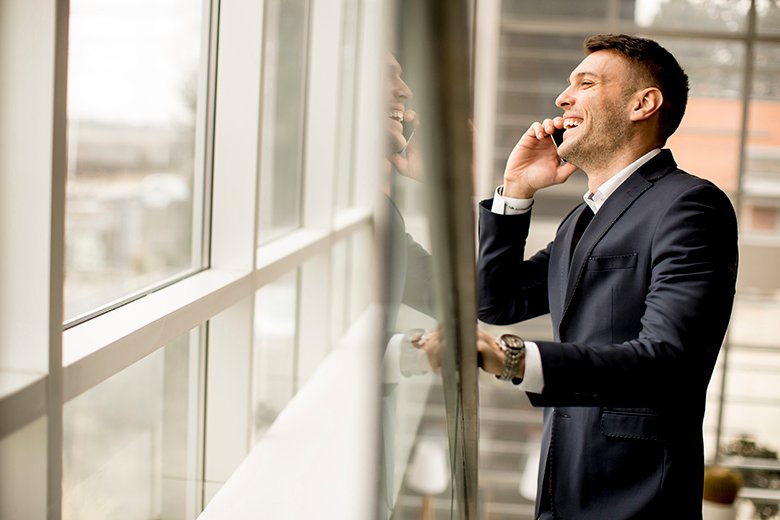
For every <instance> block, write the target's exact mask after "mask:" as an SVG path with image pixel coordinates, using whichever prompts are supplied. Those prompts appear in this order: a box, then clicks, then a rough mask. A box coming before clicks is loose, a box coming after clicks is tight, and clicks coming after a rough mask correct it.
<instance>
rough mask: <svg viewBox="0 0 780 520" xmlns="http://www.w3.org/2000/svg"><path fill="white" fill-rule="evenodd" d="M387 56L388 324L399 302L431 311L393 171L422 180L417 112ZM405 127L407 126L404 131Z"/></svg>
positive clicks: (424, 257)
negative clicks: (397, 201)
mask: <svg viewBox="0 0 780 520" xmlns="http://www.w3.org/2000/svg"><path fill="white" fill-rule="evenodd" d="M387 59H388V72H387V81H388V83H387V84H388V90H387V93H388V98H387V103H388V105H387V107H388V114H387V115H388V117H387V119H386V122H385V125H386V130H387V155H386V171H385V174H386V177H385V179H384V180H385V182H384V186H383V188H384V192H385V195H386V197H385V198H384V200H385V201H386V202H387V208H386V209H387V217H388V226H387V228H388V231H389V243H388V246H389V247H388V249H389V251H390V256H389V266H390V276H389V280H390V284H389V287H388V308H389V313H390V314H389V320H388V321H389V325H390V327H391V328H392V327H393V326H394V322H395V313H396V312H397V309H398V307H399V306H400V305H401V304H405V305H408V306H409V307H412V308H414V309H416V310H418V311H420V312H422V313H423V314H426V315H428V316H432V315H433V293H432V264H431V256H430V253H428V251H426V250H425V248H424V247H423V246H422V245H420V244H419V243H418V242H417V241H416V240H415V239H414V238H413V237H412V236H411V235H410V234H409V233H407V231H406V223H405V221H404V218H403V215H402V214H401V211H400V210H399V207H398V205H397V204H396V203H395V201H394V200H393V198H394V196H396V191H395V189H394V184H395V183H396V182H397V179H393V178H392V175H393V172H397V173H398V174H400V175H402V176H404V177H409V178H411V179H414V180H417V181H420V180H422V173H421V170H422V164H421V159H420V153H419V148H418V146H419V138H415V136H414V134H415V131H416V127H417V124H418V120H417V115H416V113H415V112H414V111H413V110H409V109H407V108H406V102H407V101H408V100H410V99H412V95H413V94H412V91H411V89H410V88H409V86H408V85H407V84H406V82H405V81H404V80H403V78H402V77H401V73H402V70H401V66H400V65H399V63H398V61H397V60H396V59H395V57H393V55H392V54H389V53H388V54H387ZM405 129H407V130H406V131H405Z"/></svg>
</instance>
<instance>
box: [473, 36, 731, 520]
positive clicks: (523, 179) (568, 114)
mask: <svg viewBox="0 0 780 520" xmlns="http://www.w3.org/2000/svg"><path fill="white" fill-rule="evenodd" d="M584 50H585V58H584V59H583V60H582V62H581V63H580V64H579V65H578V66H577V67H576V68H575V69H574V71H573V72H572V73H571V75H570V77H569V86H568V87H567V88H566V89H565V90H564V91H563V92H562V93H561V94H560V96H558V98H557V99H556V101H555V103H556V105H557V106H558V107H559V108H560V109H561V110H562V111H563V114H562V115H561V116H559V117H554V118H552V119H545V120H543V121H541V122H536V123H534V124H532V125H531V127H530V128H529V129H528V130H527V131H526V132H525V133H524V134H523V135H522V137H521V138H520V140H519V141H518V143H517V145H516V146H515V147H514V149H513V150H512V152H511V154H510V156H509V159H508V161H507V165H506V169H505V172H504V183H503V186H501V187H499V188H498V189H497V190H496V195H495V196H494V198H493V199H492V200H487V201H483V202H482V203H481V207H480V246H479V261H478V283H479V290H480V294H479V317H480V319H481V320H482V321H484V322H487V323H491V324H510V323H516V322H519V321H522V320H526V319H529V318H533V317H535V316H539V315H543V314H547V313H549V314H550V316H551V319H552V324H553V329H554V334H555V338H554V341H528V340H526V341H524V339H523V338H519V337H517V336H513V335H502V336H499V338H494V337H492V336H490V335H488V334H487V333H485V332H482V331H480V333H479V337H478V345H477V348H478V351H479V359H480V365H481V367H482V368H483V369H484V370H486V371H488V372H490V373H493V374H496V376H497V377H499V378H500V379H504V380H512V381H513V382H514V383H515V384H518V385H519V388H520V389H521V390H524V391H526V392H527V393H528V396H529V398H530V400H531V403H532V404H533V405H535V406H543V407H545V408H544V434H543V438H542V448H541V458H540V467H539V478H538V490H539V491H538V493H537V501H536V517H537V518H542V519H552V518H556V519H567V520H568V519H576V520H621V519H659V518H664V517H666V518H675V519H676V518H680V519H686V520H687V519H696V518H699V519H700V518H701V507H702V506H701V500H702V479H703V440H702V419H703V415H704V405H705V394H706V390H707V385H708V383H709V381H710V377H711V375H712V371H713V367H714V365H715V361H716V358H717V356H718V351H719V349H720V347H721V343H722V341H723V338H724V335H725V332H726V327H727V325H728V321H729V318H730V315H731V308H732V304H733V299H734V288H735V279H736V269H737V225H736V218H735V215H734V210H733V208H732V205H731V203H730V202H729V199H728V198H727V196H726V195H725V194H724V193H723V192H722V191H721V190H720V189H718V188H717V187H716V186H714V185H713V184H712V183H710V182H708V181H706V180H702V179H700V178H698V177H695V176H693V175H690V174H688V173H686V172H684V171H682V170H680V169H679V168H678V167H677V165H676V163H675V161H674V159H673V157H672V153H671V151H669V150H668V149H663V147H664V145H665V143H666V140H667V138H668V137H669V136H670V135H671V134H672V133H673V132H674V131H675V130H676V129H677V127H678V125H679V123H680V120H681V119H682V116H683V114H684V111H685V105H686V102H687V95H688V78H687V76H686V75H685V73H684V71H683V70H682V68H681V67H680V66H679V64H678V63H677V61H676V60H675V58H674V57H673V56H672V55H671V54H670V53H669V52H668V51H666V50H665V49H664V48H662V47H661V46H660V45H658V44H657V43H656V42H653V41H651V40H646V39H642V38H635V37H631V36H626V35H597V36H593V37H590V38H588V39H586V40H585V43H584ZM560 129H563V130H565V132H564V134H563V142H562V143H561V144H560V146H559V147H558V148H557V149H556V146H555V144H554V142H553V140H552V139H551V135H552V134H553V133H554V132H555V131H556V130H560ZM561 159H563V161H561ZM564 161H565V162H564ZM577 168H580V169H581V170H582V171H584V172H585V173H586V174H587V177H588V192H587V193H586V194H585V195H584V203H582V204H580V205H579V206H577V207H575V208H574V209H573V210H572V211H571V212H570V213H569V214H568V215H567V216H566V217H565V218H564V219H563V221H562V222H561V224H560V226H559V228H558V231H557V233H556V235H555V238H554V240H553V241H552V242H551V243H550V244H549V245H548V246H547V247H546V248H545V249H544V250H542V251H539V252H537V253H536V254H534V255H533V256H531V257H530V258H529V259H527V260H524V258H525V251H524V246H525V241H526V237H527V235H528V229H529V225H530V219H531V205H532V203H533V196H534V194H535V192H537V191H538V190H541V189H544V188H547V187H549V186H552V185H555V184H560V183H563V182H565V181H566V180H567V179H568V178H569V177H570V176H571V175H572V174H573V173H574V172H575V170H576V169H577Z"/></svg>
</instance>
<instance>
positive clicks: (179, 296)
mask: <svg viewBox="0 0 780 520" xmlns="http://www.w3.org/2000/svg"><path fill="white" fill-rule="evenodd" d="M251 282H252V281H251V274H250V273H248V272H232V271H216V270H208V271H203V272H201V273H198V274H196V275H193V276H191V277H189V278H187V279H185V280H182V281H181V282H178V283H176V284H174V285H171V286H169V287H166V288H164V289H161V290H159V291H157V292H154V293H152V294H149V295H147V296H144V297H143V298H140V299H138V300H135V301H133V302H130V303H128V304H127V305H124V306H123V307H120V308H118V309H115V310H113V311H111V312H108V313H106V314H103V315H101V316H98V317H96V318H93V319H91V320H89V321H87V322H84V323H81V324H79V325H77V326H75V327H71V328H70V329H68V330H66V331H65V332H64V333H63V346H62V351H63V367H64V374H63V378H64V382H63V384H64V388H63V402H67V401H69V400H70V399H73V398H74V397H76V396H78V395H80V394H81V393H83V392H84V391H86V390H88V389H90V388H92V387H93V386H95V385H97V384H98V383H100V382H101V381H103V380H105V379H107V378H109V377H110V376H112V375H114V374H117V373H118V372H120V371H121V370H123V369H124V368H127V367H128V366H130V365H132V364H133V363H135V362H136V361H139V360H140V359H142V358H144V357H145V356H147V355H149V354H151V353H152V352H154V351H155V350H157V349H159V348H161V347H163V346H165V345H167V344H170V343H172V342H173V341H174V340H176V339H177V338H178V337H180V336H181V335H182V334H184V333H186V332H187V331H189V330H190V329H192V328H194V327H196V326H198V325H200V324H201V323H204V322H206V321H207V320H208V319H209V318H211V317H212V316H214V315H215V314H217V313H219V312H220V311H222V310H224V309H225V308H227V307H229V306H230V305H232V304H233V303H235V302H236V301H238V300H240V299H241V298H243V297H246V296H249V295H250V294H251V293H252V289H253V288H252V283H251Z"/></svg>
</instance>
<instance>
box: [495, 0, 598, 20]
mask: <svg viewBox="0 0 780 520" xmlns="http://www.w3.org/2000/svg"><path fill="white" fill-rule="evenodd" d="M609 3H610V0H579V1H577V2H539V1H537V0H503V2H501V9H502V11H503V14H504V18H505V19H506V18H510V17H514V18H516V19H520V20H550V21H554V22H560V21H562V20H577V21H582V19H583V18H590V19H605V18H606V17H607V13H608V11H609Z"/></svg>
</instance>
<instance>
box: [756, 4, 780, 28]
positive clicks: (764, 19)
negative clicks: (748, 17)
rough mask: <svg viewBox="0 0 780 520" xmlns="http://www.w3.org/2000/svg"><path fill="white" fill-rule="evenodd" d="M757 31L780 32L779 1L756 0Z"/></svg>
mask: <svg viewBox="0 0 780 520" xmlns="http://www.w3.org/2000/svg"><path fill="white" fill-rule="evenodd" d="M756 13H757V14H758V19H757V25H758V32H762V33H770V34H778V33H780V2H778V0H757V1H756Z"/></svg>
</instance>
